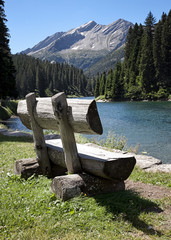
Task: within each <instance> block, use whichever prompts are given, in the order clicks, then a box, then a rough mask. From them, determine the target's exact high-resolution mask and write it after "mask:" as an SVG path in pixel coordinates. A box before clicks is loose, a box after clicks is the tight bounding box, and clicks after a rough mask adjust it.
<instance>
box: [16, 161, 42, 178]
mask: <svg viewBox="0 0 171 240" xmlns="http://www.w3.org/2000/svg"><path fill="white" fill-rule="evenodd" d="M14 173H15V174H17V175H21V177H22V178H25V179H27V178H29V177H31V176H32V175H33V174H34V175H36V176H38V175H41V174H43V172H42V170H41V168H40V165H39V163H38V160H37V159H35V158H28V159H20V160H17V161H16V162H15V165H14Z"/></svg>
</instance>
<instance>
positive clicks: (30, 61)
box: [13, 54, 88, 98]
mask: <svg viewBox="0 0 171 240" xmlns="http://www.w3.org/2000/svg"><path fill="white" fill-rule="evenodd" d="M13 63H14V66H15V69H16V73H15V79H16V86H17V90H18V95H19V98H23V97H25V95H26V94H27V93H29V92H36V94H37V96H40V97H44V96H52V95H54V94H55V93H58V92H65V93H66V94H67V95H77V96H80V95H83V96H86V95H87V94H88V92H87V91H86V88H87V80H86V77H85V75H84V74H83V71H82V70H81V69H78V68H75V67H73V66H70V65H68V64H67V63H57V62H49V61H42V60H40V59H36V58H33V57H31V56H27V55H24V54H16V55H13Z"/></svg>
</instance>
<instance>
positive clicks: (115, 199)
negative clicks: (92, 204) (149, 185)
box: [94, 190, 163, 237]
mask: <svg viewBox="0 0 171 240" xmlns="http://www.w3.org/2000/svg"><path fill="white" fill-rule="evenodd" d="M94 198H95V200H96V202H97V203H98V204H100V205H101V206H105V207H106V211H108V212H109V213H112V214H113V219H118V217H119V216H120V217H121V218H122V219H124V220H126V221H129V222H130V223H132V226H134V227H135V228H137V229H138V230H141V231H142V232H144V233H146V234H148V235H157V236H159V237H160V236H162V235H163V234H162V232H160V231H157V230H155V229H154V228H153V227H152V226H149V224H147V223H146V222H145V221H143V220H142V219H140V218H139V215H140V214H141V213H142V212H146V213H149V212H154V213H160V212H163V210H162V209H161V208H159V207H158V205H157V204H156V203H154V202H152V201H150V200H147V199H143V198H141V197H140V196H139V195H138V194H137V193H135V192H133V191H130V190H125V191H119V192H116V193H110V194H105V195H99V196H95V197H94Z"/></svg>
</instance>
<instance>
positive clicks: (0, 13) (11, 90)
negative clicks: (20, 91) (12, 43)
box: [0, 0, 17, 99]
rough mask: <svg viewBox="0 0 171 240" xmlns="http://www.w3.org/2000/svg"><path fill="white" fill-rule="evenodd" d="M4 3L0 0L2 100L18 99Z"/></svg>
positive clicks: (0, 92)
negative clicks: (7, 98)
mask: <svg viewBox="0 0 171 240" xmlns="http://www.w3.org/2000/svg"><path fill="white" fill-rule="evenodd" d="M6 22H7V19H6V15H5V11H4V1H3V0H0V99H3V98H6V97H7V96H8V97H17V91H16V82H15V77H14V73H15V68H14V65H13V62H12V56H11V52H10V48H9V33H8V28H7V26H6Z"/></svg>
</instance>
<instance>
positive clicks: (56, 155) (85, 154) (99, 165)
mask: <svg viewBox="0 0 171 240" xmlns="http://www.w3.org/2000/svg"><path fill="white" fill-rule="evenodd" d="M46 146H47V148H48V156H49V159H50V161H51V162H53V163H54V164H56V165H59V166H62V167H64V168H65V167H66V163H65V158H64V152H63V148H62V143H61V140H60V139H53V140H46ZM77 149H78V156H79V158H80V163H81V166H82V169H83V172H87V173H90V174H93V175H95V176H99V177H102V178H106V179H111V180H115V181H122V180H126V179H127V178H128V177H129V176H130V174H131V172H132V170H133V168H134V166H135V163H136V160H135V157H134V156H132V155H125V154H121V153H114V152H110V151H106V150H104V149H100V148H95V147H92V146H87V145H86V144H77Z"/></svg>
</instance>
